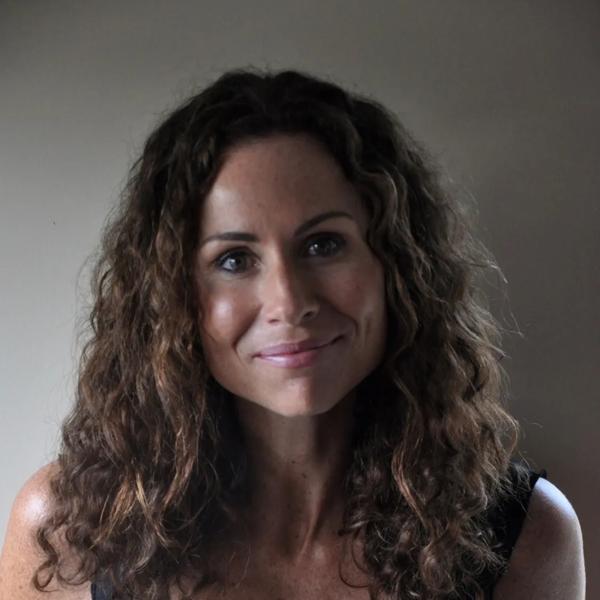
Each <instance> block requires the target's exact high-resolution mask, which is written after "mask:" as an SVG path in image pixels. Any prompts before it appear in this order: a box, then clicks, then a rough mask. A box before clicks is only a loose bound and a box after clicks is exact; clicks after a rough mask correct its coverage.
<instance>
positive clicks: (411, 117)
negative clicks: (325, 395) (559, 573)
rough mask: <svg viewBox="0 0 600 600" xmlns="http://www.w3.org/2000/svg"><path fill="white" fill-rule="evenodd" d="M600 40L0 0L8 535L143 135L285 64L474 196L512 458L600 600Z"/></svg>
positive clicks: (345, 18)
mask: <svg viewBox="0 0 600 600" xmlns="http://www.w3.org/2000/svg"><path fill="white" fill-rule="evenodd" d="M598 32H600V4H599V3H598V2H597V1H587V2H586V1H578V2H567V1H566V0H563V1H562V2H559V1H550V0H544V1H542V0H540V1H538V2H526V1H503V2H481V1H475V0H473V1H466V0H454V1H452V2H442V1H438V2H434V1H431V0H419V1H415V2H402V1H398V0H389V1H375V2H373V1H370V2H356V1H351V0H345V1H343V2H341V1H340V2H327V1H323V0H319V1H318V2H317V1H315V0H304V1H303V2H283V1H274V0H273V1H272V0H254V1H252V2H242V1H239V0H238V1H236V2H231V1H228V0H225V1H223V0H221V1H220V2H218V3H217V2H214V3H209V2H202V1H195V2H176V1H175V2H173V1H169V2H167V1H163V2H156V1H155V2H150V1H144V2H142V1H141V0H138V1H130V2H116V1H107V0H104V1H103V2H99V1H98V2H94V1H87V2H75V1H72V2H67V1H60V0H54V1H53V2H46V1H34V0H24V1H23V0H20V1H9V2H7V1H4V2H1V3H0V200H1V212H0V215H1V221H0V276H1V282H2V284H1V285H2V287H1V294H0V339H1V340H2V343H1V355H0V457H1V458H0V461H1V468H2V484H1V486H0V531H2V532H4V528H5V525H6V519H7V516H8V512H9V508H10V505H11V502H12V499H13V497H14V495H15V493H16V491H17V490H18V488H19V487H20V485H22V483H23V482H24V480H25V479H26V478H27V477H28V476H29V475H30V474H31V473H32V472H33V471H34V470H35V469H36V468H37V467H39V466H41V465H42V464H44V463H45V462H47V461H48V460H50V459H52V457H53V453H54V452H55V449H56V444H57V439H58V428H59V424H60V421H61V419H62V418H63V417H64V415H65V414H66V412H67V410H68V408H69V406H70V404H71V402H72V390H73V382H74V377H75V370H76V362H77V352H78V347H77V342H76V337H75V332H76V324H77V321H78V319H82V318H84V317H85V304H86V302H87V297H86V294H87V287H86V286H87V274H88V272H89V261H88V263H86V258H87V257H88V256H90V254H91V253H92V252H93V251H94V249H95V248H96V246H97V244H98V241H99V235H100V230H101V227H102V225H103V222H104V220H105V218H106V215H107V214H108V211H109V209H110V207H111V206H113V205H114V203H115V201H116V199H117V198H118V194H119V190H120V188H121V186H122V184H123V182H124V179H125V177H126V173H127V168H128V167H129V166H130V165H131V162H132V160H133V158H134V157H135V156H136V154H137V152H138V150H139V149H140V146H141V144H142V142H143V140H144V138H145V136H146V135H147V134H148V133H149V131H150V129H151V127H152V126H153V125H154V124H155V123H156V122H157V121H158V119H159V118H160V117H161V115H164V114H165V111H166V110H167V109H170V108H173V107H174V106H175V105H176V104H177V103H178V102H179V101H180V100H182V99H183V98H185V97H186V96H187V95H188V94H190V93H191V92H193V91H194V90H198V89H200V88H201V87H203V86H204V85H206V84H207V83H209V82H210V81H212V80H213V79H214V78H216V77H217V76H218V75H219V74H220V73H221V72H222V71H223V70H225V69H227V68H231V67H243V66H251V65H254V66H258V67H272V68H284V67H291V68H299V69H305V70H308V71H309V72H312V73H314V74H317V75H321V76H325V77H331V78H332V79H334V80H335V81H337V82H339V83H341V84H343V85H346V86H347V87H349V88H350V89H352V90H355V91H358V92H362V93H365V94H369V95H371V96H373V97H375V98H377V99H379V100H380V101H382V102H383V103H384V104H386V105H388V106H389V107H390V108H391V109H392V110H393V111H395V112H396V113H397V114H398V115H399V116H400V118H401V120H402V121H403V122H404V123H405V124H406V125H407V126H408V128H409V129H410V130H411V131H413V133H414V134H415V135H416V136H417V137H418V138H419V139H421V140H422V141H423V142H424V143H425V144H426V145H427V146H428V147H429V148H430V149H431V151H432V152H433V154H434V155H435V156H436V158H437V159H438V161H439V162H440V163H441V164H442V165H443V167H444V168H445V170H446V172H447V173H449V175H450V177H451V178H452V180H453V182H454V184H453V185H454V186H455V187H456V188H457V189H458V190H459V192H460V193H461V194H463V195H464V196H465V197H466V198H467V199H473V198H474V199H475V200H476V202H477V206H478V210H479V235H480V236H481V237H482V238H483V239H484V241H485V242H486V243H487V244H488V246H489V247H490V249H491V250H492V252H493V253H494V255H495V256H496V258H497V260H498V262H499V263H500V266H501V267H502V269H503V272H504V274H505V276H506V278H507V280H508V286H507V289H506V290H505V291H501V290H502V288H501V287H498V290H500V291H498V292H497V293H496V292H495V291H494V290H495V287H494V286H491V287H492V294H496V296H497V297H495V298H494V297H493V296H492V303H493V305H494V306H495V307H496V308H497V309H498V313H500V314H498V313H497V316H498V317H499V318H501V319H502V320H503V322H504V323H505V324H506V325H507V326H511V327H513V328H515V329H517V328H519V329H520V330H521V332H522V334H523V335H522V336H519V335H508V336H507V337H506V339H505V348H506V350H507V352H508V354H509V358H508V359H507V361H505V365H506V368H507V370H508V372H509V374H510V376H511V379H512V393H511V398H510V408H511V410H512V411H513V412H514V414H515V415H516V416H517V417H518V418H519V420H520V421H521V424H522V426H523V429H524V434H525V436H524V439H523V442H522V446H521V447H522V451H523V453H524V454H525V456H527V457H528V458H530V459H531V461H532V464H533V465H534V466H538V467H544V468H546V469H547V470H548V472H549V479H550V480H551V481H552V482H554V483H555V484H556V485H557V486H558V487H559V488H560V489H561V490H562V491H563V492H564V493H565V494H566V496H567V497H568V498H569V500H570V501H571V503H572V504H573V506H574V507H575V509H576V511H577V513H578V514H579V518H580V521H581V524H582V528H583V532H584V542H585V551H586V564H587V574H588V597H590V598H599V597H600V580H599V579H598V577H597V573H596V571H597V570H598V569H597V567H598V566H599V565H600V542H599V541H598V536H597V534H598V532H599V524H600V517H599V511H598V510H597V508H598V498H599V497H600V476H599V470H600V459H599V455H600V443H599V441H598V426H599V423H600V419H599V418H598V417H599V416H600V414H599V412H600V409H599V402H598V401H599V391H600V385H599V383H598V368H594V367H595V366H596V364H597V360H598V355H599V352H598V350H599V340H600V331H599V329H600V328H599V320H598V317H597V312H598V308H599V303H598V295H599V292H600V285H599V277H598V260H599V258H600V252H599V241H598V240H599V239H600V236H599V235H598V233H599V230H600V227H599V223H600V219H599V209H598V204H599V194H598V190H599V189H600V169H599V157H600V152H599V151H600V128H599V123H600V60H599V59H600V35H598ZM506 294H508V300H507V297H506ZM0 535H1V536H3V535H4V534H3V533H2V534H0ZM1 540H2V537H0V541H1Z"/></svg>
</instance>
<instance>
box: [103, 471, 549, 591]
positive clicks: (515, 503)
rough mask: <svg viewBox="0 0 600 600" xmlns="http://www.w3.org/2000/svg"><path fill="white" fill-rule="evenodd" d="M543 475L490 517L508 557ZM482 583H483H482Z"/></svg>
mask: <svg viewBox="0 0 600 600" xmlns="http://www.w3.org/2000/svg"><path fill="white" fill-rule="evenodd" d="M540 477H543V478H544V479H547V478H548V474H547V472H546V470H545V469H542V471H541V472H540V473H536V472H535V471H532V470H531V469H529V489H528V490H526V489H520V490H519V489H518V490H517V494H516V496H515V497H512V498H510V499H509V501H507V502H506V503H505V504H504V505H503V506H501V507H500V509H499V510H496V511H495V512H494V513H493V515H492V516H491V518H490V522H491V524H492V527H493V528H494V530H495V532H496V534H497V535H498V539H499V540H500V542H501V548H500V550H499V551H500V553H501V554H502V555H504V556H505V557H506V558H507V559H509V558H510V555H511V554H512V551H513V548H514V546H515V544H516V542H517V538H518V537H519V534H520V533H521V528H522V526H523V521H524V519H525V515H526V514H527V508H528V506H529V499H530V497H531V491H532V490H533V486H534V485H535V483H536V481H537V480H538V479H539V478H540ZM495 584H496V581H488V582H487V583H486V584H485V587H484V589H485V593H486V600H491V598H492V592H493V590H494V586H495ZM480 585H481V584H480ZM111 599H112V593H111V589H110V586H108V585H106V584H104V585H103V584H101V583H98V582H94V583H92V600H111Z"/></svg>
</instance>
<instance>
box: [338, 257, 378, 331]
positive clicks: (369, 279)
mask: <svg viewBox="0 0 600 600" xmlns="http://www.w3.org/2000/svg"><path fill="white" fill-rule="evenodd" d="M330 285H331V286H332V287H331V289H332V293H333V294H335V296H336V298H337V305H338V306H339V307H340V310H341V311H342V312H345V313H346V314H348V315H352V316H353V317H354V318H355V319H356V320H358V321H359V322H362V323H363V324H364V323H365V322H368V323H370V322H371V321H373V320H375V319H381V318H382V315H383V316H385V287H384V280H383V269H382V267H381V265H380V264H379V263H378V262H375V261H369V262H368V263H367V264H366V265H364V264H363V265H359V266H357V268H356V269H352V270H349V271H347V272H345V273H344V274H343V276H341V277H339V278H337V279H332V280H331V281H330Z"/></svg>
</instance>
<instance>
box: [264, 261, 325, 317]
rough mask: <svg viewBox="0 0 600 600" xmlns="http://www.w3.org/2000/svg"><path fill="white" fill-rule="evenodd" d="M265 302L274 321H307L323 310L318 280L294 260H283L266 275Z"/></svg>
mask: <svg viewBox="0 0 600 600" xmlns="http://www.w3.org/2000/svg"><path fill="white" fill-rule="evenodd" d="M262 305H263V311H264V313H265V316H266V318H267V320H268V322H270V323H277V322H283V323H287V324H289V325H300V324H303V323H306V322H307V321H310V320H312V319H313V318H314V317H315V316H316V315H317V314H318V312H319V301H318V298H317V294H316V289H315V282H314V281H311V279H310V274H309V273H307V272H305V271H303V270H302V269H301V268H300V267H299V266H298V265H295V264H293V261H286V260H284V259H282V260H279V261H278V262H277V264H274V265H272V266H271V268H270V269H269V270H268V272H267V273H266V275H265V280H264V286H263V298H262Z"/></svg>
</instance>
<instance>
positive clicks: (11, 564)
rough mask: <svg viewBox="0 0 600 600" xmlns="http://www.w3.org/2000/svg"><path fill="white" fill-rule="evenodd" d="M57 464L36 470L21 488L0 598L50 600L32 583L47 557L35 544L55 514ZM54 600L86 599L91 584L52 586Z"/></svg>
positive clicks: (1, 565) (1, 559) (0, 570)
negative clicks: (53, 487) (46, 521)
mask: <svg viewBox="0 0 600 600" xmlns="http://www.w3.org/2000/svg"><path fill="white" fill-rule="evenodd" d="M57 469H58V467H57V465H56V463H49V464H47V465H45V466H44V467H42V468H41V469H39V470H38V471H36V472H35V473H34V474H33V475H32V476H31V477H30V478H29V479H28V480H27V481H26V482H25V484H24V485H23V486H22V487H21V489H20V490H19V492H18V493H17V495H16V497H15V500H14V502H13V505H12V509H11V513H10V516H9V520H8V527H7V530H6V537H5V540H4V546H3V548H2V553H1V554H0V598H11V599H13V600H34V599H35V600H37V599H40V598H48V592H39V591H37V590H36V589H35V587H34V586H33V584H32V583H31V578H32V576H33V574H34V572H35V570H36V569H37V567H38V566H39V565H40V564H41V563H42V562H43V561H44V559H45V555H44V554H43V552H42V550H41V548H39V546H38V545H37V543H36V540H35V535H36V531H37V529H38V527H39V526H40V525H41V524H42V522H43V521H44V519H45V518H46V517H47V516H48V515H49V514H50V512H51V511H52V495H51V492H50V481H51V479H52V477H53V476H54V474H55V473H56V472H57ZM48 590H52V591H53V593H52V594H51V596H50V597H51V598H53V599H54V600H84V599H85V600H87V599H89V598H90V592H89V585H87V586H80V587H78V588H69V589H59V588H58V587H57V585H56V584H55V583H52V584H51V585H50V587H49V588H48Z"/></svg>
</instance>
